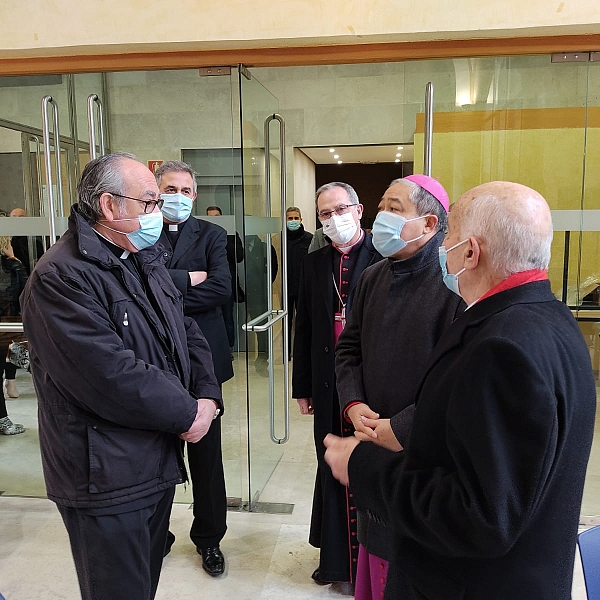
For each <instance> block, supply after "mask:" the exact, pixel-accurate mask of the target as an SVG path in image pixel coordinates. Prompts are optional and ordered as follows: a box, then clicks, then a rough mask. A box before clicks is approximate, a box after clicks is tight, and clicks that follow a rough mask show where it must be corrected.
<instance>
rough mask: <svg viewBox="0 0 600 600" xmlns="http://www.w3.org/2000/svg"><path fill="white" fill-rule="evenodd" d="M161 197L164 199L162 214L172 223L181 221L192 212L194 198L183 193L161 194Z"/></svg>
mask: <svg viewBox="0 0 600 600" xmlns="http://www.w3.org/2000/svg"><path fill="white" fill-rule="evenodd" d="M160 197H161V199H162V200H164V203H163V205H162V208H161V209H160V210H161V212H162V214H163V215H164V216H165V217H166V218H167V220H168V221H171V222H172V223H181V222H182V221H185V220H186V219H187V218H188V217H189V216H190V215H191V214H192V204H193V203H194V200H193V199H192V198H188V197H187V196H184V195H183V194H180V193H177V194H161V195H160Z"/></svg>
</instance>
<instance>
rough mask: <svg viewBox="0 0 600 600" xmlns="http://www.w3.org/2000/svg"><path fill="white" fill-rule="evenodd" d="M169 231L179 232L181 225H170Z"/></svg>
mask: <svg viewBox="0 0 600 600" xmlns="http://www.w3.org/2000/svg"><path fill="white" fill-rule="evenodd" d="M169 231H179V224H178V223H173V224H171V223H169Z"/></svg>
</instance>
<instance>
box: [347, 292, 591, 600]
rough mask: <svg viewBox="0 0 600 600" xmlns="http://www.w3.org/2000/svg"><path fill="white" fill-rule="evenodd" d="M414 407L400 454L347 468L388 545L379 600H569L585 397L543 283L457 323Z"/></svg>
mask: <svg viewBox="0 0 600 600" xmlns="http://www.w3.org/2000/svg"><path fill="white" fill-rule="evenodd" d="M407 350H408V351H410V349H409V348H408V349H407ZM391 359H393V360H399V361H400V360H402V356H401V355H398V356H396V357H393V358H391ZM416 405H417V406H416V411H415V417H414V421H413V428H412V432H411V436H410V439H409V442H408V447H407V449H406V450H404V451H403V452H399V453H397V454H394V453H391V452H388V451H386V450H383V449H382V448H379V447H377V446H374V445H372V444H368V443H367V444H364V443H363V444H360V445H359V446H358V447H357V448H356V450H355V451H354V452H353V454H352V456H351V458H350V464H349V473H350V484H351V486H352V489H353V491H354V496H355V498H356V500H357V505H358V506H362V507H364V508H367V509H369V510H370V511H371V513H372V515H373V516H375V517H377V518H378V519H380V520H381V521H383V522H385V523H386V524H387V526H388V527H390V528H391V530H392V532H393V535H394V540H395V546H396V547H395V554H394V556H393V558H392V562H391V564H390V571H389V576H388V583H387V588H386V595H385V597H386V598H400V597H402V598H403V599H406V600H414V599H416V598H419V599H422V598H435V599H438V598H444V599H445V600H459V599H460V600H481V599H482V598H485V599H486V600H507V599H509V598H510V599H511V600H531V599H532V598H535V599H536V600H569V599H570V598H571V582H572V577H573V561H574V555H575V544H576V538H577V526H578V523H579V511H580V508H581V497H582V493H583V483H584V479H585V472H586V466H587V461H588V457H589V452H590V446H591V441H592V434H593V428H594V414H595V408H596V389H595V385H594V377H593V375H592V370H591V364H590V356H589V352H588V349H587V346H586V344H585V342H584V340H583V337H582V335H581V333H580V331H579V327H578V326H577V323H576V321H575V320H574V319H573V317H572V316H571V314H570V311H569V310H568V308H567V307H566V306H565V305H564V304H562V303H561V302H559V301H558V300H556V298H554V296H553V294H552V291H551V290H550V284H549V282H548V281H539V282H534V283H528V284H525V285H521V286H519V287H516V288H513V289H510V290H506V291H504V292H500V293H498V294H495V295H493V296H491V297H489V298H486V299H485V300H482V301H481V302H479V303H477V304H475V305H474V306H472V307H471V308H469V309H468V310H467V311H466V312H464V313H463V314H462V315H461V316H460V317H458V319H457V320H456V321H455V322H454V323H453V324H452V325H451V326H450V328H449V329H447V330H446V332H445V333H444V335H443V336H442V338H441V339H440V341H439V343H438V345H437V347H436V349H435V351H434V354H433V356H432V359H431V361H430V363H429V367H428V370H427V372H426V374H425V378H424V380H423V383H422V385H421V388H420V390H419V392H418V393H417V401H416ZM401 573H402V575H403V576H404V578H405V580H406V581H407V582H408V591H406V590H404V588H403V583H402V577H400V574H401Z"/></svg>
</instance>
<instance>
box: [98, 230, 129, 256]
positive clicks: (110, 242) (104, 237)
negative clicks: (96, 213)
mask: <svg viewBox="0 0 600 600" xmlns="http://www.w3.org/2000/svg"><path fill="white" fill-rule="evenodd" d="M94 231H95V232H96V235H99V236H100V237H101V238H103V239H105V240H106V241H107V242H108V243H109V244H110V245H111V246H114V247H115V248H121V246H117V244H115V243H114V242H113V241H112V240H109V239H108V238H107V237H106V236H105V235H102V234H101V233H100V232H99V231H98V230H97V229H94ZM122 250H123V254H121V256H119V258H120V259H121V260H125V259H126V258H127V257H128V256H129V255H130V254H131V252H130V251H129V250H125V248H122Z"/></svg>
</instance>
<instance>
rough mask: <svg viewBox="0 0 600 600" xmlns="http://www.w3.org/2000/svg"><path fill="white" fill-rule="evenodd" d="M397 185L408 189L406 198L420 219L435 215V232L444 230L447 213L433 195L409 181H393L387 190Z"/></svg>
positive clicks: (446, 223) (446, 222)
mask: <svg viewBox="0 0 600 600" xmlns="http://www.w3.org/2000/svg"><path fill="white" fill-rule="evenodd" d="M397 183H400V184H402V185H405V186H406V187H407V188H409V189H410V192H409V193H408V197H409V198H410V201H411V202H412V203H413V205H414V207H415V209H416V211H417V214H418V215H419V216H420V217H421V216H424V215H435V216H436V217H437V220H438V222H437V228H436V231H445V230H446V227H447V225H448V213H447V212H446V209H445V208H444V207H443V206H442V203H441V202H440V201H439V200H438V199H437V198H436V197H435V196H434V195H433V194H431V193H430V192H428V191H427V190H426V189H425V188H422V187H421V186H420V185H418V184H416V183H415V182H414V181H411V180H410V179H394V181H392V183H390V185H389V186H388V189H389V188H391V187H392V186H393V185H396V184H397Z"/></svg>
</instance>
